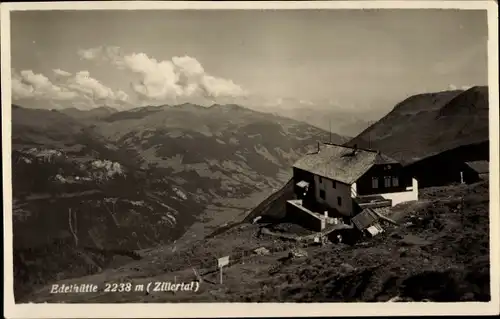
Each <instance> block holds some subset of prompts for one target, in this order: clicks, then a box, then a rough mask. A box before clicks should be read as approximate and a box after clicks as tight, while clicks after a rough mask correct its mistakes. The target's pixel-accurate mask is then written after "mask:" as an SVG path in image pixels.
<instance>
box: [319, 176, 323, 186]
mask: <svg viewBox="0 0 500 319" xmlns="http://www.w3.org/2000/svg"><path fill="white" fill-rule="evenodd" d="M319 183H320V184H321V183H323V178H322V177H321V176H319Z"/></svg>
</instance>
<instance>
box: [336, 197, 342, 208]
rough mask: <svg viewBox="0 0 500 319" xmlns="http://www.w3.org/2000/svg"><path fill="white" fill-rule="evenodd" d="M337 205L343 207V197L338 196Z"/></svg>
mask: <svg viewBox="0 0 500 319" xmlns="http://www.w3.org/2000/svg"><path fill="white" fill-rule="evenodd" d="M337 205H339V207H340V206H342V197H340V196H338V197H337Z"/></svg>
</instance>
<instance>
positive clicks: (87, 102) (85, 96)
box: [12, 69, 129, 108]
mask: <svg viewBox="0 0 500 319" xmlns="http://www.w3.org/2000/svg"><path fill="white" fill-rule="evenodd" d="M53 72H54V73H55V74H56V75H60V76H62V77H63V78H62V79H59V81H58V82H57V83H53V82H52V81H51V80H50V79H49V78H48V77H46V76H44V75H43V74H36V73H34V72H33V71H32V70H23V71H21V72H17V71H16V70H12V97H13V99H37V100H47V101H54V100H55V101H69V100H71V101H72V104H74V105H78V106H79V107H84V108H92V107H95V106H96V105H98V104H103V103H104V104H106V105H109V106H120V105H121V104H123V103H126V102H127V101H128V100H129V96H128V95H127V93H125V92H124V91H122V90H118V91H116V92H114V91H113V90H112V89H111V88H109V87H107V86H105V85H104V84H102V83H101V82H99V81H98V80H96V79H94V78H92V77H91V76H90V73H89V72H88V71H80V72H77V73H76V74H75V75H71V73H69V72H66V71H63V70H60V69H55V70H53Z"/></svg>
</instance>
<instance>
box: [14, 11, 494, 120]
mask: <svg viewBox="0 0 500 319" xmlns="http://www.w3.org/2000/svg"><path fill="white" fill-rule="evenodd" d="M11 32H12V33H11V61H12V65H11V67H12V97H13V101H14V103H18V104H20V105H23V106H26V107H36V108H64V107H77V108H81V109H91V108H94V107H98V106H103V105H108V106H113V107H116V108H118V109H129V108H132V107H138V106H143V105H159V104H180V103H185V102H190V103H197V104H202V105H211V104H213V103H237V104H241V105H253V106H255V107H260V108H279V107H281V108H287V107H290V108H291V107H297V106H308V107H311V108H312V107H315V106H316V107H331V108H334V107H337V108H342V109H349V110H353V112H354V111H359V112H363V111H364V110H368V109H371V110H373V109H376V110H378V109H380V110H384V111H386V110H387V109H391V108H392V107H394V105H395V103H397V102H399V101H401V100H402V99H404V98H406V97H408V96H410V95H413V94H418V93H425V92H435V91H442V90H448V89H457V88H458V89H466V88H468V87H470V86H474V85H487V37H488V30H487V15H486V11H471V10H429V9H427V10H422V9H418V10H402V9H390V10H389V9H383V10H382V9H380V10H286V11H285V10H282V11H273V10H269V11H263V10H260V11H259V10H251V11H250V10H240V11H235V10H222V11H219V10H210V11H201V10H198V11H195V10H193V11H185V10H182V11H180V10H177V11H166V10H165V11H163V10H161V11H160V10H157V11H26V12H12V13H11Z"/></svg>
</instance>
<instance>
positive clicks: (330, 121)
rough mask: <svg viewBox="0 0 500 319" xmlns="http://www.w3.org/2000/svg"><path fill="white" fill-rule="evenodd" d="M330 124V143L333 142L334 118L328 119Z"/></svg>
mask: <svg viewBox="0 0 500 319" xmlns="http://www.w3.org/2000/svg"><path fill="white" fill-rule="evenodd" d="M328 125H329V126H330V144H332V119H328Z"/></svg>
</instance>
